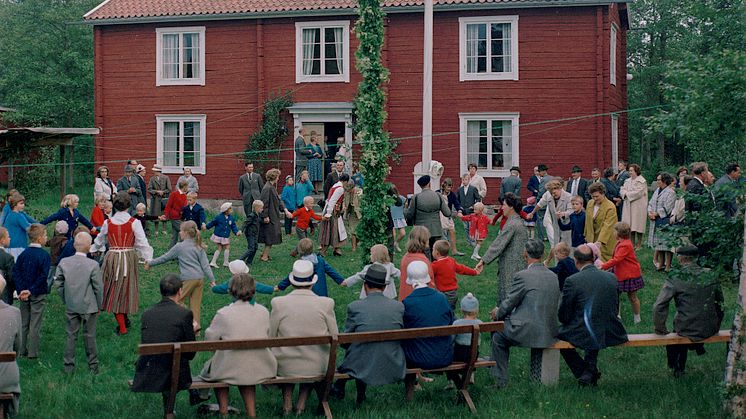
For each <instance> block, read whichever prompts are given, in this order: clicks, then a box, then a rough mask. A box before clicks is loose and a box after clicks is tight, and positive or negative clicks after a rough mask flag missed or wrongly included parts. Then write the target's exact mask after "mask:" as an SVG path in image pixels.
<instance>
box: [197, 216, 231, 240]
mask: <svg viewBox="0 0 746 419" xmlns="http://www.w3.org/2000/svg"><path fill="white" fill-rule="evenodd" d="M213 227H215V231H213V234H215V235H216V236H218V237H224V238H228V237H230V236H231V232H233V234H238V223H236V219H235V218H234V217H233V214H229V215H227V216H226V215H225V213H220V214H218V215H216V216H215V218H213V219H212V221H210V222H209V223H207V225H206V226H205V228H206V229H208V230H209V229H211V228H213ZM198 228H199V226H198Z"/></svg>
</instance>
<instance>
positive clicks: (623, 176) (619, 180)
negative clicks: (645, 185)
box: [616, 170, 629, 188]
mask: <svg viewBox="0 0 746 419" xmlns="http://www.w3.org/2000/svg"><path fill="white" fill-rule="evenodd" d="M627 179H629V171H627V170H622V171H621V172H619V174H618V175H617V176H616V186H618V187H620V188H621V187H622V186H624V181H625V180H627Z"/></svg>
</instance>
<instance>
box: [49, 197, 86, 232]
mask: <svg viewBox="0 0 746 419" xmlns="http://www.w3.org/2000/svg"><path fill="white" fill-rule="evenodd" d="M78 204H80V198H78V195H75V194H69V195H65V197H64V198H62V202H60V209H59V210H58V211H57V212H55V213H54V214H52V215H50V216H49V217H47V218H45V219H44V220H42V221H41V224H44V225H47V224H49V223H51V222H52V221H64V222H66V223H67V226H68V229H67V237H68V238H70V237H71V236H72V234H73V231H75V229H76V228H78V223H81V224H83V225H84V226H86V227H88V228H89V229H90V230H91V231H94V230H95V227H93V224H91V222H90V221H88V219H87V218H85V217H84V216H82V215H81V214H80V211H78Z"/></svg>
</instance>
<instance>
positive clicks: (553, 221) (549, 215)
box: [536, 191, 572, 247]
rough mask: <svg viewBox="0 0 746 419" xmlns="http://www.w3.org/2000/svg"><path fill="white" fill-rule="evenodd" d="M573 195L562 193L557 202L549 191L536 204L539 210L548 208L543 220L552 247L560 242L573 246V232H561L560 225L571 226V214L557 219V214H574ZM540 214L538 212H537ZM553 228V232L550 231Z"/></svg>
mask: <svg viewBox="0 0 746 419" xmlns="http://www.w3.org/2000/svg"><path fill="white" fill-rule="evenodd" d="M571 199H572V195H571V194H570V192H567V191H562V193H561V195H560V198H559V199H558V200H557V201H556V202H555V200H554V197H553V196H552V193H551V192H549V191H546V192H544V195H542V197H541V199H540V200H539V202H538V203H537V204H536V206H537V207H539V208H546V209H547V210H546V212H545V213H544V219H543V220H542V223H543V225H544V226H545V227H546V228H547V236H548V238H549V245H550V246H551V247H554V246H556V245H557V244H558V243H559V242H565V243H567V244H568V245H570V246H572V231H571V230H561V229H560V224H561V225H563V226H564V227H567V226H569V224H570V216H569V215H570V214H568V215H567V216H566V217H561V218H557V212H558V211H559V212H572V202H570V200H571ZM537 212H538V210H537ZM549 226H551V230H550V229H549Z"/></svg>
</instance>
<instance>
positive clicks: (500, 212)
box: [492, 208, 531, 230]
mask: <svg viewBox="0 0 746 419" xmlns="http://www.w3.org/2000/svg"><path fill="white" fill-rule="evenodd" d="M518 215H519V216H520V217H521V218H523V219H524V220H526V221H531V217H529V216H528V214H527V213H526V211H524V210H521V212H520V213H519V214H518ZM500 217H502V219H501V220H500V230H502V229H503V227H505V223H507V222H508V218H507V217H503V209H502V208H500V209H499V210H497V212H496V213H495V216H494V217H492V225H495V223H496V222H497V220H498V219H499V218H500Z"/></svg>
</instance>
